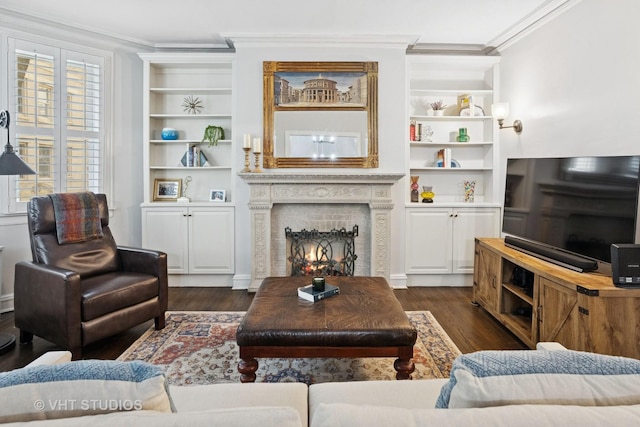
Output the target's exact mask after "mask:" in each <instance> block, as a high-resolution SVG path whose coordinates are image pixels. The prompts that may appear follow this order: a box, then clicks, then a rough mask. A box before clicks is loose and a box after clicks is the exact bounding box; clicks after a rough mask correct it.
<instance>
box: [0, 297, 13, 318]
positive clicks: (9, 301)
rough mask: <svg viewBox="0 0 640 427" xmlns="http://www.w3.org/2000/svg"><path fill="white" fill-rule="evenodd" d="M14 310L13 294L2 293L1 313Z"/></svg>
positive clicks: (0, 301) (0, 298) (0, 299)
mask: <svg viewBox="0 0 640 427" xmlns="http://www.w3.org/2000/svg"><path fill="white" fill-rule="evenodd" d="M11 311H13V294H7V295H2V296H1V297H0V313H9V312H11Z"/></svg>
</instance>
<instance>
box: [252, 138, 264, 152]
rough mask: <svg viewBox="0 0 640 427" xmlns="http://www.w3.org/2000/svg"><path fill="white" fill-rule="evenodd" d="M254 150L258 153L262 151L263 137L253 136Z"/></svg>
mask: <svg viewBox="0 0 640 427" xmlns="http://www.w3.org/2000/svg"><path fill="white" fill-rule="evenodd" d="M253 152H254V153H256V154H260V153H262V139H260V138H253Z"/></svg>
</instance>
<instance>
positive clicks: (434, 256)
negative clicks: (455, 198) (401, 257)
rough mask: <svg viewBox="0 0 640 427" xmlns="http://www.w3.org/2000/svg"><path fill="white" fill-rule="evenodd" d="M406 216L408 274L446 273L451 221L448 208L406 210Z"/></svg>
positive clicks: (449, 253)
mask: <svg viewBox="0 0 640 427" xmlns="http://www.w3.org/2000/svg"><path fill="white" fill-rule="evenodd" d="M406 215H407V217H406V218H407V246H406V255H405V259H406V270H407V274H442V273H449V272H450V271H451V241H452V234H451V233H452V230H451V223H452V220H453V217H452V211H451V209H448V208H433V209H431V208H430V209H415V210H414V209H409V210H407V213H406Z"/></svg>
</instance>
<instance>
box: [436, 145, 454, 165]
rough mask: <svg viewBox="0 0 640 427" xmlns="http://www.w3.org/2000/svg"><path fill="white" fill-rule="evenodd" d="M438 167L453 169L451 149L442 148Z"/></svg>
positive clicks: (438, 155) (437, 162)
mask: <svg viewBox="0 0 640 427" xmlns="http://www.w3.org/2000/svg"><path fill="white" fill-rule="evenodd" d="M436 166H438V167H441V168H450V167H451V148H442V149H440V150H438V153H437V159H436Z"/></svg>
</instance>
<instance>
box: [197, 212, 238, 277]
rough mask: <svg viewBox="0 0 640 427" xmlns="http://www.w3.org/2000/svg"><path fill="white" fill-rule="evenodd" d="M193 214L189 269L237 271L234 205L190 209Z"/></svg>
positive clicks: (211, 271) (216, 271) (208, 272)
mask: <svg viewBox="0 0 640 427" xmlns="http://www.w3.org/2000/svg"><path fill="white" fill-rule="evenodd" d="M189 213H190V216H189V236H190V240H189V241H190V244H189V254H190V257H189V272H190V273H192V274H193V273H196V274H222V273H233V272H234V267H235V257H234V254H235V250H234V238H235V236H234V230H235V227H234V211H233V208H190V210H189Z"/></svg>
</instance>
